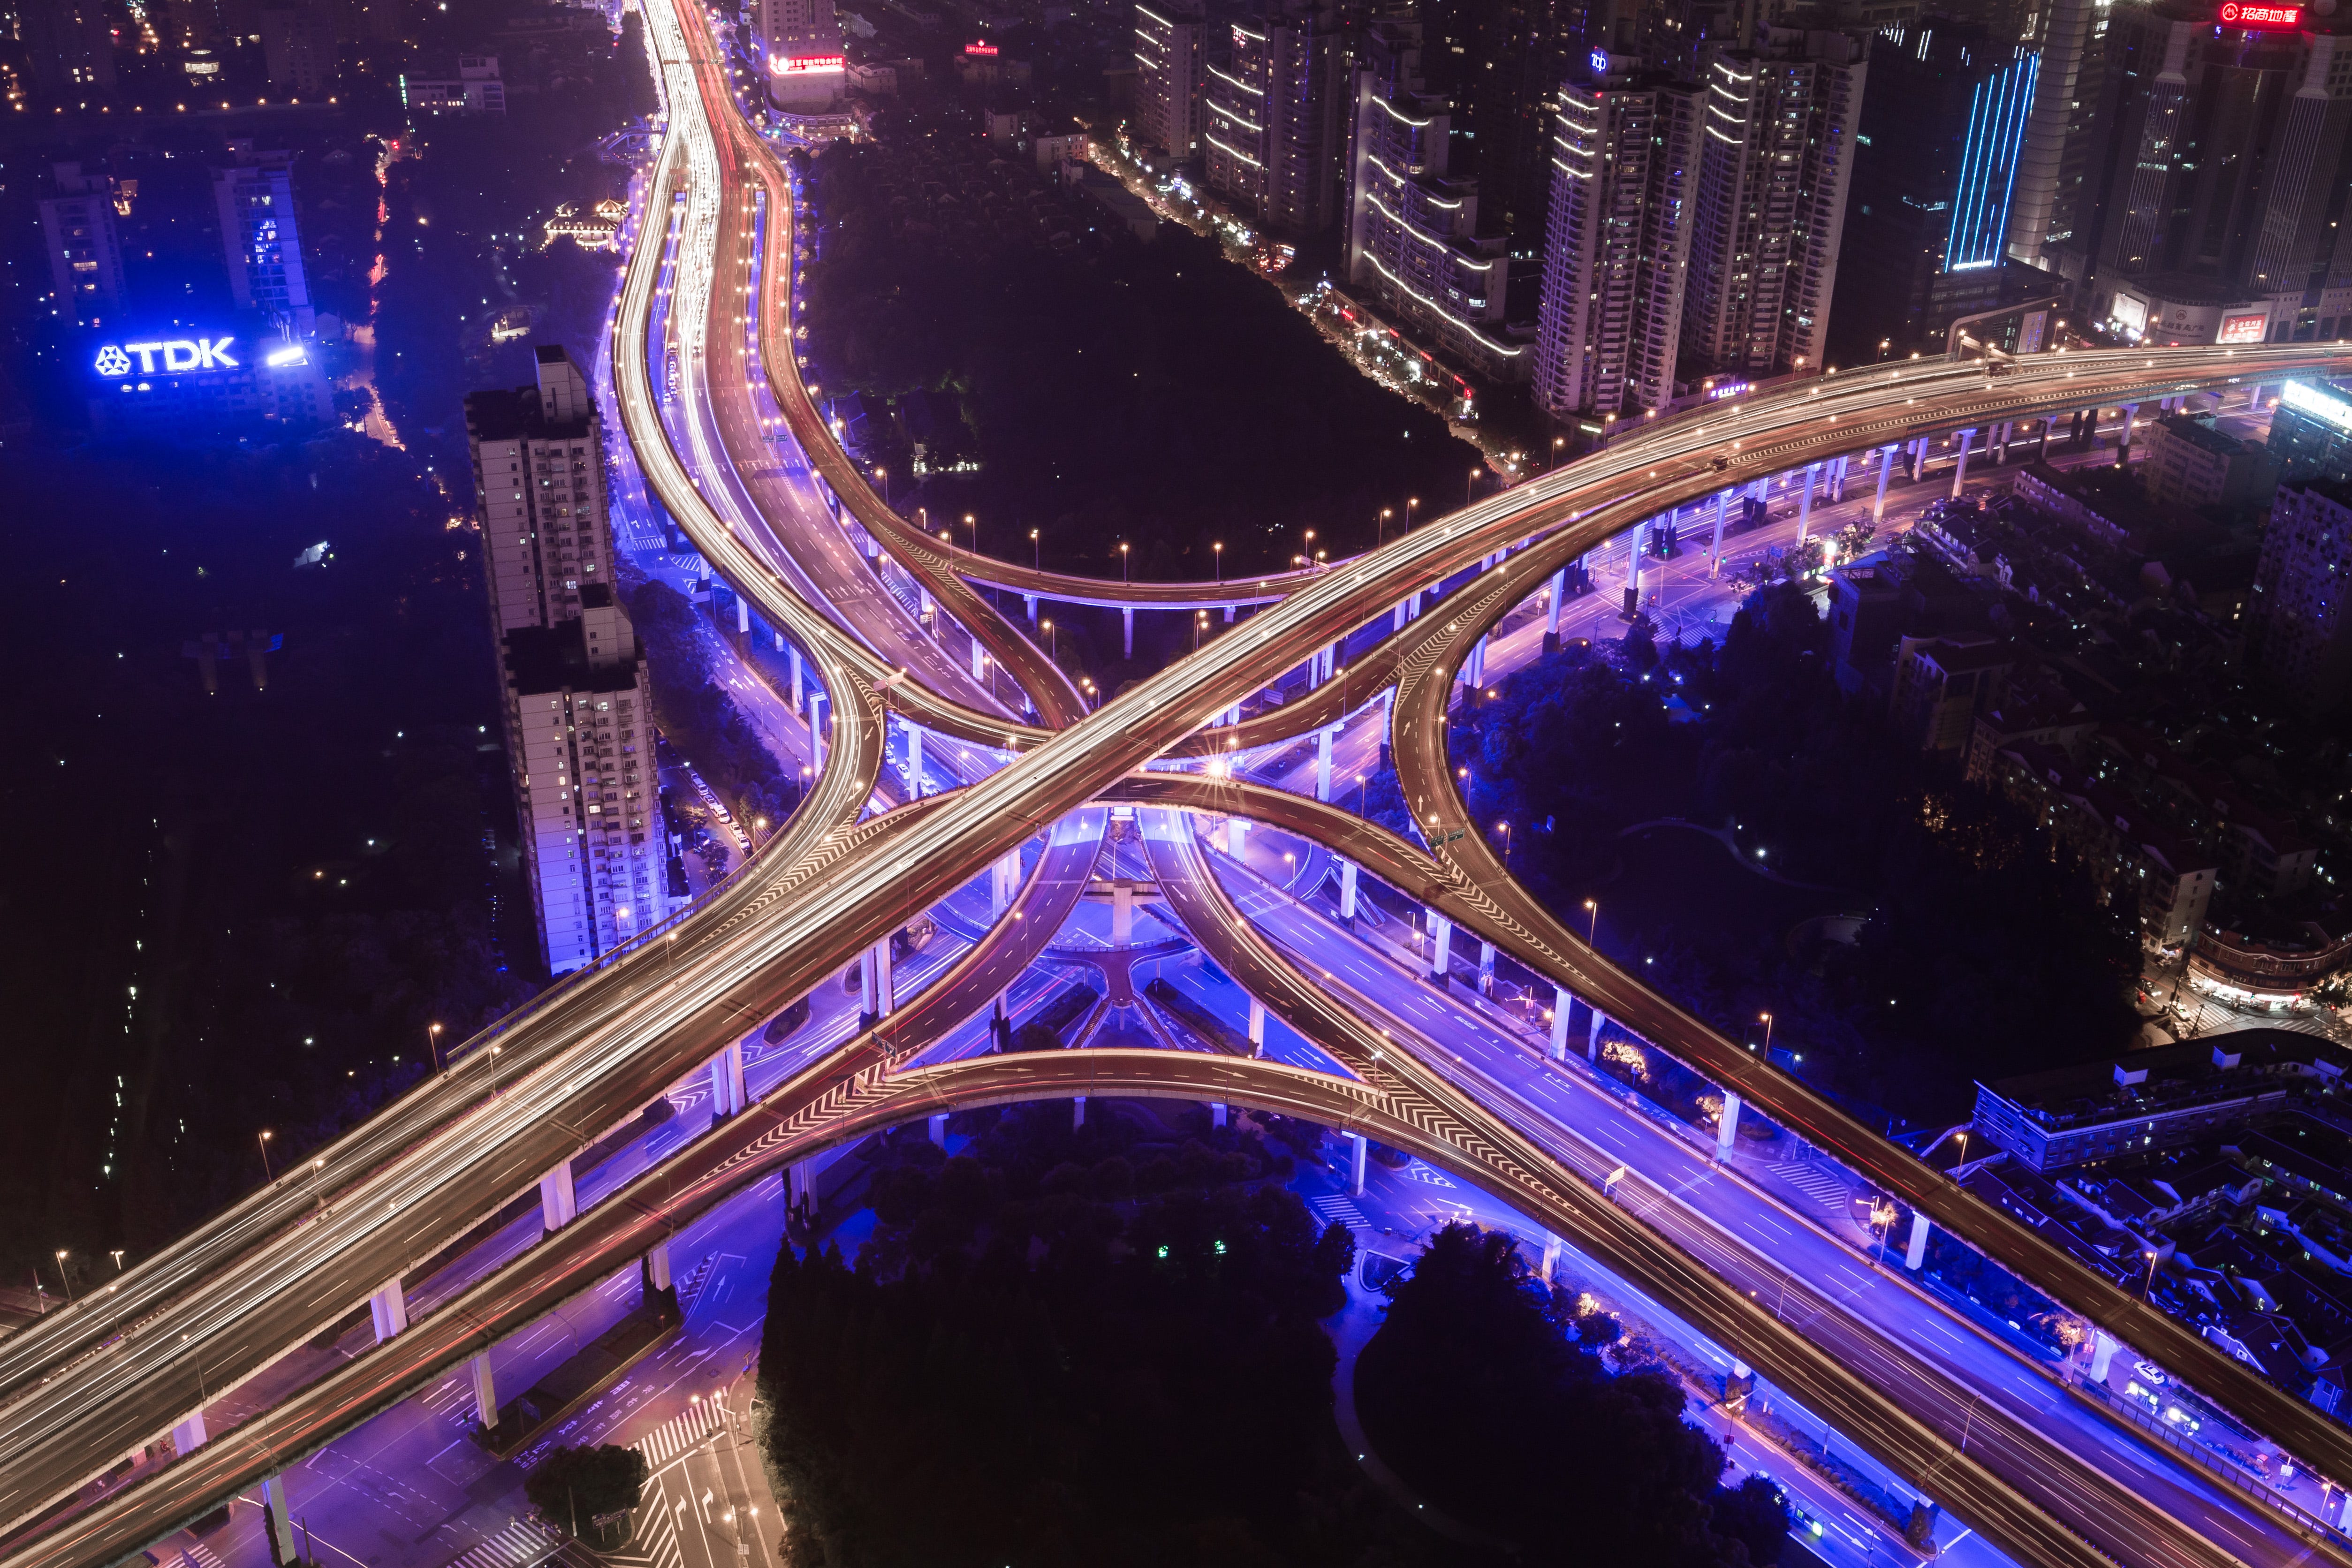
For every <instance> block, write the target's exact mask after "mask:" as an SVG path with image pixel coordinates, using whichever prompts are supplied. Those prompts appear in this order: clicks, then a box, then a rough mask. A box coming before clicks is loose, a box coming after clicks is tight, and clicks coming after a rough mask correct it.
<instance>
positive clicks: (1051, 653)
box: [1039, 621, 1062, 664]
mask: <svg viewBox="0 0 2352 1568" xmlns="http://www.w3.org/2000/svg"><path fill="white" fill-rule="evenodd" d="M1039 624H1041V625H1043V626H1044V627H1045V657H1046V658H1047V659H1048V660H1051V661H1053V662H1055V663H1057V664H1058V663H1059V662H1060V660H1061V652H1062V643H1061V640H1060V639H1059V638H1057V637H1055V635H1054V623H1053V622H1051V621H1045V622H1039Z"/></svg>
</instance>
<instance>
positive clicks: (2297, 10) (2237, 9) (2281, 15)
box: [2221, 0, 2303, 28]
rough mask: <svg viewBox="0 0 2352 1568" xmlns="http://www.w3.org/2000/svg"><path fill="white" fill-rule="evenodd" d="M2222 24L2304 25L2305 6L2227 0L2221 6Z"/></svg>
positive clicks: (2249, 0)
mask: <svg viewBox="0 0 2352 1568" xmlns="http://www.w3.org/2000/svg"><path fill="white" fill-rule="evenodd" d="M2221 25H2222V26H2225V27H2257V28H2269V27H2276V28H2295V27H2300V26H2303V7H2302V6H2300V5H2257V4H2254V3H2253V0H2225V3H2224V4H2223V5H2222V6H2221Z"/></svg>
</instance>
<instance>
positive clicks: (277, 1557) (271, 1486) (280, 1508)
mask: <svg viewBox="0 0 2352 1568" xmlns="http://www.w3.org/2000/svg"><path fill="white" fill-rule="evenodd" d="M261 1535H262V1539H263V1541H264V1542H267V1543H268V1547H269V1561H270V1562H271V1563H276V1564H278V1565H279V1568H284V1565H285V1564H287V1563H296V1562H299V1561H300V1560H301V1556H302V1551H301V1547H300V1546H299V1543H297V1542H296V1541H295V1539H294V1516H293V1515H292V1514H290V1513H289V1512H288V1511H287V1509H286V1472H284V1471H283V1470H280V1471H279V1472H278V1474H276V1475H274V1476H271V1477H270V1478H269V1479H267V1480H265V1481H263V1482H262V1483H261Z"/></svg>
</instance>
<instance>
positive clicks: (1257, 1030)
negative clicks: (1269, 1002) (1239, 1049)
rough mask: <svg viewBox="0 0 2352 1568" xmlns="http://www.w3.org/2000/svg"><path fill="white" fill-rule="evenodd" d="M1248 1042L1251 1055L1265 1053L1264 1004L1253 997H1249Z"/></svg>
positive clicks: (1262, 1054)
mask: <svg viewBox="0 0 2352 1568" xmlns="http://www.w3.org/2000/svg"><path fill="white" fill-rule="evenodd" d="M1249 1042H1250V1054H1251V1055H1252V1056H1264V1055H1265V1003H1264V1002H1262V1001H1259V1000H1258V999H1257V998H1255V997H1252V998H1250V1010H1249Z"/></svg>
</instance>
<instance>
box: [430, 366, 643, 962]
mask: <svg viewBox="0 0 2352 1568" xmlns="http://www.w3.org/2000/svg"><path fill="white" fill-rule="evenodd" d="M466 434H467V444H468V445H469V446H470V447H471V448H472V453H473V460H474V501H475V507H476V517H477V519H478V521H479V523H480V525H481V530H482V550H483V556H484V560H483V578H484V580H485V582H486V583H487V585H488V590H489V609H490V622H491V627H492V630H493V631H494V632H496V633H497V634H498V638H499V667H500V671H501V673H502V674H503V677H504V684H505V687H506V695H507V700H506V741H507V757H508V760H509V764H510V765H511V766H512V768H513V769H514V780H515V803H516V813H517V816H518V818H519V819H520V829H521V834H522V852H523V870H524V874H525V876H526V878H527V880H528V881H529V882H530V891H531V900H532V904H533V907H534V908H535V909H536V911H537V912H538V915H539V928H540V943H541V954H542V956H543V957H544V958H545V960H546V963H547V967H548V972H549V973H551V974H558V975H560V974H565V973H568V972H570V971H571V970H573V969H576V968H579V967H582V966H583V965H584V964H587V963H590V962H592V961H593V960H594V959H595V958H596V957H597V956H599V955H600V954H603V953H606V952H610V951H611V950H612V949H613V948H614V946H618V945H619V944H620V943H622V942H625V941H626V940H627V939H628V938H629V937H630V936H632V935H634V934H635V933H636V932H638V931H642V930H644V929H645V928H646V926H648V925H654V924H656V923H657V922H658V921H660V920H661V919H662V918H663V916H664V915H667V913H668V910H669V884H668V880H667V878H668V855H667V847H668V838H667V830H666V828H665V827H664V825H663V821H662V814H661V802H660V793H659V791H660V785H659V782H658V780H657V779H656V775H655V770H654V730H653V710H652V707H651V706H650V697H649V693H648V687H647V685H646V668H645V660H644V657H643V655H642V654H641V653H640V651H639V650H638V647H637V643H636V633H635V629H634V628H632V627H631V626H630V624H629V619H628V616H627V615H626V614H625V612H623V610H622V608H621V605H620V602H619V601H618V598H617V597H616V595H615V591H614V583H613V535H612V526H611V519H610V515H609V513H608V512H607V510H606V495H605V489H604V436H603V431H602V429H601V426H600V423H599V421H598V418H597V414H596V405H595V402H594V401H593V399H592V398H591V397H590V395H589V387H588V379H587V377H586V376H584V375H583V374H582V373H581V371H580V368H579V367H578V366H577V365H575V364H573V363H572V359H571V356H570V355H568V354H566V353H565V352H564V351H563V350H562V349H561V348H556V347H552V346H549V347H542V348H541V349H540V350H539V351H538V381H537V384H536V385H534V386H528V387H520V388H518V389H516V390H514V391H512V392H503V391H501V392H476V393H474V394H473V395H472V396H470V397H468V398H467V400H466Z"/></svg>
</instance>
